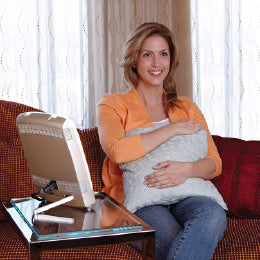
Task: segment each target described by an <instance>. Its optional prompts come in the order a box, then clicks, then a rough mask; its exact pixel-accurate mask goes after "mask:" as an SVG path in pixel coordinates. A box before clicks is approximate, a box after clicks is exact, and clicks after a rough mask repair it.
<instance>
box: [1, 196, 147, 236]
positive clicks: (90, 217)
mask: <svg viewBox="0 0 260 260" xmlns="http://www.w3.org/2000/svg"><path fill="white" fill-rule="evenodd" d="M95 196H96V203H95V204H94V205H93V206H92V207H91V209H86V208H74V207H69V206H65V205H62V206H58V207H56V208H52V209H49V210H48V211H46V212H44V213H40V214H36V215H34V210H35V209H37V208H39V207H42V206H43V205H46V202H44V203H43V202H41V201H38V200H35V199H32V198H24V199H12V200H11V205H10V206H9V207H7V206H5V207H6V210H7V212H8V213H9V214H10V216H11V217H12V218H13V220H14V222H15V223H16V225H17V226H18V227H19V228H20V229H21V230H22V232H23V234H24V236H25V238H26V239H27V240H30V239H31V237H32V235H34V236H35V237H36V238H37V240H49V239H59V238H68V237H83V236H84V237H85V236H90V235H95V234H97V235H102V234H107V233H115V232H116V233H122V232H129V231H131V230H133V231H135V230H141V229H142V224H141V223H140V222H139V221H138V220H136V219H135V218H133V217H132V216H131V215H130V214H129V212H128V211H127V210H125V209H124V208H123V207H120V205H118V204H117V203H115V202H114V201H113V200H112V199H110V198H109V197H107V196H106V195H104V194H103V193H97V194H96V195H95Z"/></svg>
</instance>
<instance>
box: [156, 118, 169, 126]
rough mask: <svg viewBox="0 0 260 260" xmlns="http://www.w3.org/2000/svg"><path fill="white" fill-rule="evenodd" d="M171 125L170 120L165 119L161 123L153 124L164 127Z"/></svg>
mask: <svg viewBox="0 0 260 260" xmlns="http://www.w3.org/2000/svg"><path fill="white" fill-rule="evenodd" d="M169 124H170V120H169V118H166V119H163V120H161V121H157V122H153V125H154V126H158V127H163V126H166V125H169Z"/></svg>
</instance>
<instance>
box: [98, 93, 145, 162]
mask: <svg viewBox="0 0 260 260" xmlns="http://www.w3.org/2000/svg"><path fill="white" fill-rule="evenodd" d="M97 112H98V133H99V139H100V144H101V146H102V149H103V150H104V152H105V153H106V155H107V156H108V157H109V158H110V160H112V161H113V162H115V163H117V164H119V163H124V162H129V161H133V160H136V159H138V158H140V157H142V156H144V155H145V154H146V153H145V151H144V149H143V145H142V142H141V137H140V135H136V136H131V137H125V130H124V127H123V125H124V123H125V121H126V117H127V111H125V110H124V109H121V107H120V104H118V103H117V101H116V98H115V97H113V96H112V95H106V96H105V97H104V98H103V99H102V100H101V102H100V104H99V105H98V108H97Z"/></svg>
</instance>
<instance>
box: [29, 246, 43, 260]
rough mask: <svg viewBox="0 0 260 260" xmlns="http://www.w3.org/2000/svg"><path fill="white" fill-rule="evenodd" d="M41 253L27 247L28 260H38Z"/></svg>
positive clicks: (36, 249)
mask: <svg viewBox="0 0 260 260" xmlns="http://www.w3.org/2000/svg"><path fill="white" fill-rule="evenodd" d="M40 259H41V251H40V250H39V249H38V248H33V247H31V246H30V247H29V260H40Z"/></svg>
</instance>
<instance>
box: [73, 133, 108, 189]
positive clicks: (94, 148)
mask: <svg viewBox="0 0 260 260" xmlns="http://www.w3.org/2000/svg"><path fill="white" fill-rule="evenodd" d="M78 132H79V136H80V139H81V142H82V146H83V149H84V153H85V156H86V160H87V162H88V166H89V171H90V175H91V180H92V183H93V189H94V191H101V189H102V187H103V182H102V178H101V172H102V165H103V161H104V158H105V153H104V152H103V150H102V148H101V145H100V143H99V137H98V130H97V128H90V129H85V130H79V131H78Z"/></svg>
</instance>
